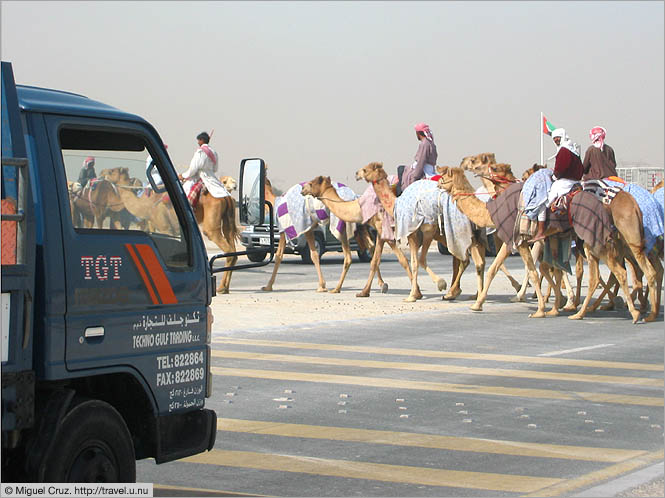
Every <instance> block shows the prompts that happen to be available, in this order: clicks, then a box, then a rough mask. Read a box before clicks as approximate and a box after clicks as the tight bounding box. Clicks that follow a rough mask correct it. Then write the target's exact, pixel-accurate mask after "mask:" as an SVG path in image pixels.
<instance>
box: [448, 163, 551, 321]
mask: <svg viewBox="0 0 665 498" xmlns="http://www.w3.org/2000/svg"><path fill="white" fill-rule="evenodd" d="M437 170H438V172H439V173H440V174H441V178H440V179H439V188H443V189H444V190H446V191H447V192H448V193H449V194H450V195H451V196H452V197H453V199H454V200H455V202H456V203H457V207H458V208H459V210H460V211H462V212H463V213H464V214H466V215H467V216H468V217H469V219H470V220H471V221H473V222H474V223H475V224H476V225H477V226H479V227H495V225H494V222H493V221H492V218H491V217H490V214H489V211H488V210H487V206H486V205H485V203H484V202H483V201H481V200H480V199H478V198H476V197H475V196H474V195H473V193H474V189H473V187H472V186H471V184H470V183H469V181H468V180H467V179H466V177H465V176H464V170H463V169H462V168H450V167H447V166H446V167H441V166H439V167H437ZM553 233H554V231H553V230H551V229H548V231H547V234H548V236H549V235H552V234H553ZM517 250H518V251H519V253H520V256H521V257H522V260H523V261H524V264H525V266H526V268H527V271H528V276H529V278H530V280H531V283H532V284H533V286H534V287H535V289H536V296H537V298H538V310H537V311H536V312H535V313H533V314H531V315H529V316H530V317H531V318H543V317H546V316H556V315H558V314H559V311H558V304H559V295H560V290H559V289H557V288H556V287H555V286H556V284H555V283H554V281H553V280H552V277H551V275H550V274H549V272H548V271H543V273H544V275H545V278H546V279H547V281H548V283H550V285H552V287H553V288H554V290H555V306H554V308H553V309H552V310H550V311H548V312H545V299H544V297H543V294H542V291H541V289H540V285H539V278H538V272H537V271H536V266H535V264H534V260H533V258H532V256H531V252H530V250H529V245H528V243H527V242H526V241H523V242H522V243H521V244H519V245H518V246H517ZM507 257H508V245H507V244H505V243H504V244H503V245H502V246H501V248H500V249H499V252H498V254H497V255H496V257H495V259H494V262H493V263H492V265H491V266H490V268H489V270H488V271H487V277H486V280H485V285H484V287H483V289H482V292H480V293H479V294H478V298H477V299H476V302H475V303H474V304H473V305H472V306H471V309H472V310H473V311H482V309H483V303H484V302H485V300H486V299H487V293H488V291H489V286H490V284H491V283H492V280H493V279H494V277H495V276H496V273H497V271H498V269H499V266H500V265H501V264H503V262H504V261H505V259H506V258H507ZM541 270H546V268H545V267H544V265H542V264H541ZM554 273H555V277H556V278H557V279H558V278H560V273H561V272H560V271H558V270H555V272H554ZM557 283H558V282H557Z"/></svg>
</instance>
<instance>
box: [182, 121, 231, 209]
mask: <svg viewBox="0 0 665 498" xmlns="http://www.w3.org/2000/svg"><path fill="white" fill-rule="evenodd" d="M196 141H197V142H198V144H199V148H198V149H197V150H196V152H194V157H192V160H191V162H190V163H189V169H187V171H185V172H184V173H182V174H179V175H178V178H180V181H185V183H184V184H183V186H182V187H183V189H184V190H185V194H187V198H188V199H189V200H190V202H192V200H193V199H192V197H193V196H192V195H190V194H198V192H196V191H197V190H200V183H199V182H203V185H205V187H206V189H208V192H209V193H210V195H212V196H213V197H218V198H219V197H226V196H228V195H230V194H229V193H228V192H227V190H226V189H225V188H224V185H222V182H220V181H219V178H217V176H216V173H217V167H218V164H219V158H218V156H217V152H215V150H213V148H212V147H210V145H208V142H209V141H210V135H208V134H207V133H206V132H205V131H204V132H202V133H199V134H198V135H197V137H196ZM196 197H198V196H196ZM193 204H195V201H194V203H193Z"/></svg>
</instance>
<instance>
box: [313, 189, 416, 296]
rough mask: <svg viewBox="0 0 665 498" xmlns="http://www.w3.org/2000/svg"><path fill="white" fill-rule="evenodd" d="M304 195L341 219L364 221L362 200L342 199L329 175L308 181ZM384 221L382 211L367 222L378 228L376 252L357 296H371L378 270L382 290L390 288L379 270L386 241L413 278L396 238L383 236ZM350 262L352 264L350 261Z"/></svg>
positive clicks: (349, 221) (352, 221)
mask: <svg viewBox="0 0 665 498" xmlns="http://www.w3.org/2000/svg"><path fill="white" fill-rule="evenodd" d="M302 195H311V196H313V197H315V198H317V199H319V200H320V201H321V202H323V204H324V205H325V206H326V207H327V208H328V209H329V210H330V211H331V212H333V213H334V214H335V215H336V216H337V217H338V218H339V219H340V220H343V221H345V222H347V223H362V221H363V214H362V212H361V208H360V202H359V201H358V199H354V200H352V201H345V200H343V199H341V198H340V197H339V195H338V194H337V190H335V187H333V185H332V182H331V181H330V177H329V176H326V177H324V176H317V177H316V178H314V179H313V180H311V181H309V182H307V183H306V184H305V185H304V186H303V188H302ZM386 221H387V220H386ZM383 223H384V220H383V217H382V215H381V213H377V214H375V215H374V216H372V217H371V218H370V219H369V220H368V221H367V224H369V225H370V226H372V227H373V228H374V229H375V230H376V242H375V245H374V254H372V261H371V263H370V272H369V278H368V280H367V283H366V284H365V287H363V289H362V290H361V291H360V292H359V293H357V294H356V297H368V296H369V294H370V289H371V287H372V281H373V280H374V274H375V273H377V272H378V279H379V287H381V292H383V293H385V292H386V291H387V290H388V284H386V283H385V282H384V281H383V279H382V278H381V272H380V271H379V264H380V263H381V254H382V253H383V245H384V242H387V243H388V245H389V246H390V248H391V249H392V250H393V252H394V253H395V255H396V256H397V259H398V261H399V263H400V264H401V265H402V267H403V268H404V269H405V271H406V273H407V275H408V276H409V280H411V269H410V268H409V263H408V261H407V259H406V257H405V256H404V253H403V252H402V250H401V249H400V248H399V247H398V246H397V244H396V243H395V241H394V240H385V239H382V238H381V230H382V225H383ZM349 258H350V255H349ZM344 264H345V265H347V258H346V254H345V255H344ZM348 264H350V261H349V263H348ZM345 273H346V272H345Z"/></svg>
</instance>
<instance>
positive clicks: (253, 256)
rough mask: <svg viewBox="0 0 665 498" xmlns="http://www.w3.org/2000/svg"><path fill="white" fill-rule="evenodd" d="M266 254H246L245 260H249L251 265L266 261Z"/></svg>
mask: <svg viewBox="0 0 665 498" xmlns="http://www.w3.org/2000/svg"><path fill="white" fill-rule="evenodd" d="M267 254H268V253H267V252H250V253H248V254H247V259H249V260H250V261H251V262H252V263H260V262H261V261H263V260H264V259H266V255H267Z"/></svg>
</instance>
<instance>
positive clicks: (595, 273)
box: [568, 245, 600, 320]
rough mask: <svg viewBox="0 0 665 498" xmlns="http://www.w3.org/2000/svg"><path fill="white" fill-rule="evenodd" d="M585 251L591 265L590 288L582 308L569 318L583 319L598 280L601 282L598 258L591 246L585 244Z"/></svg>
mask: <svg viewBox="0 0 665 498" xmlns="http://www.w3.org/2000/svg"><path fill="white" fill-rule="evenodd" d="M584 252H585V253H586V260H587V264H588V265H589V288H588V290H587V295H586V297H585V298H584V302H583V303H582V307H581V308H580V310H579V311H578V312H577V313H575V314H574V315H570V316H569V317H568V318H569V319H571V320H581V319H583V318H584V315H586V311H587V308H588V307H589V302H590V301H591V297H592V296H593V293H594V292H595V291H596V288H597V287H598V282H599V277H600V275H599V274H600V270H599V268H598V258H596V256H594V255H593V254H591V251H590V250H589V248H588V247H587V246H586V245H585V246H584Z"/></svg>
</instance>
